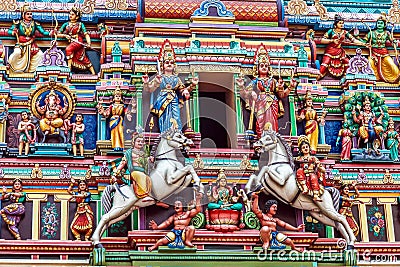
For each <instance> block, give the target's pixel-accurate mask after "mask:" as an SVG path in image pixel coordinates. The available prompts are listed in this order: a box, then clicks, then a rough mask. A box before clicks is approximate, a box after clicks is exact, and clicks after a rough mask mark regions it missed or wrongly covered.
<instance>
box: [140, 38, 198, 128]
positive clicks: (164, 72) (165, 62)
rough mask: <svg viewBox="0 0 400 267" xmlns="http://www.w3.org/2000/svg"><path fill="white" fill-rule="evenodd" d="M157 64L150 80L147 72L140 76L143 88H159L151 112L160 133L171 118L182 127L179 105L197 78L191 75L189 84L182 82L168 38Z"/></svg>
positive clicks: (153, 89) (186, 96)
mask: <svg viewBox="0 0 400 267" xmlns="http://www.w3.org/2000/svg"><path fill="white" fill-rule="evenodd" d="M158 64H159V65H158V67H159V69H158V70H157V71H158V73H157V75H156V76H155V77H154V78H153V79H152V80H151V81H150V79H149V76H148V75H147V74H145V75H143V76H142V80H143V89H144V90H146V91H149V92H154V91H155V90H157V89H158V90H159V92H158V95H157V97H156V99H155V101H154V102H153V103H152V106H151V112H152V113H153V114H154V115H156V116H157V117H158V126H159V129H160V132H161V133H163V132H165V131H166V130H168V129H169V128H170V127H171V125H172V124H171V118H173V119H175V120H176V122H177V123H178V127H179V129H182V120H181V114H180V105H182V104H183V102H184V101H185V100H188V99H189V98H190V92H191V91H192V90H193V89H194V88H196V86H197V84H198V82H199V80H198V78H197V77H193V78H192V80H191V84H190V85H189V86H185V85H184V84H183V83H182V81H181V79H180V78H179V77H178V75H177V74H176V56H175V52H174V49H173V48H172V44H171V42H170V41H169V40H168V39H167V40H165V41H164V43H163V45H162V47H161V49H160V53H159V56H158ZM187 119H189V118H187Z"/></svg>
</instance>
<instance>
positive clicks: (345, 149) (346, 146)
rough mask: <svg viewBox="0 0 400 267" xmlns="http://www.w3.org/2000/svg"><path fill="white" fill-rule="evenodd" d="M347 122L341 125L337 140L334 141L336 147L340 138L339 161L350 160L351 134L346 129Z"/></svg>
mask: <svg viewBox="0 0 400 267" xmlns="http://www.w3.org/2000/svg"><path fill="white" fill-rule="evenodd" d="M348 127H349V126H348V124H347V122H345V123H343V127H342V129H340V131H339V134H338V138H337V140H336V146H338V145H339V141H340V138H342V152H341V153H340V159H341V160H350V158H351V153H350V152H351V149H352V148H353V142H352V137H353V133H352V132H351V131H350V129H349V128H348Z"/></svg>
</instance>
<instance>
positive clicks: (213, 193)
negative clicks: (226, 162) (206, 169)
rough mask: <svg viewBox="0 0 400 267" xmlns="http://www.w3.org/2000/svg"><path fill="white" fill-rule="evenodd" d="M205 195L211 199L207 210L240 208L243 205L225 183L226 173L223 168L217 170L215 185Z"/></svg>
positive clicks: (239, 209)
mask: <svg viewBox="0 0 400 267" xmlns="http://www.w3.org/2000/svg"><path fill="white" fill-rule="evenodd" d="M210 189H211V188H210ZM207 196H208V199H209V200H210V201H211V202H210V203H208V206H207V208H208V209H209V210H213V209H224V210H238V211H241V210H242V207H243V205H242V204H241V203H237V202H238V199H239V197H238V196H234V194H233V189H232V188H231V187H230V186H228V185H227V182H226V175H225V173H224V170H223V169H221V170H220V171H219V174H218V178H217V185H216V186H214V187H213V188H212V190H210V191H209V192H207Z"/></svg>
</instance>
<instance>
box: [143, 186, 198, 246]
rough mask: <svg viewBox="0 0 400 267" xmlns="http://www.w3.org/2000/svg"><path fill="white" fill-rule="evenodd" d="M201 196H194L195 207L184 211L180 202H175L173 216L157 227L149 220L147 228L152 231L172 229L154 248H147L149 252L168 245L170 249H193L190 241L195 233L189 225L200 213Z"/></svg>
mask: <svg viewBox="0 0 400 267" xmlns="http://www.w3.org/2000/svg"><path fill="white" fill-rule="evenodd" d="M202 197H203V194H201V193H197V194H196V207H195V208H193V209H191V210H188V211H185V210H184V208H183V202H182V200H176V201H175V204H174V209H175V214H174V215H172V216H171V217H169V218H168V219H167V220H166V221H164V222H163V223H161V224H160V225H157V223H156V222H155V221H154V220H151V221H150V223H149V227H150V228H151V229H153V230H160V229H165V228H167V227H168V226H170V225H174V228H173V229H172V230H171V232H169V233H168V234H167V235H166V236H165V237H163V238H162V239H160V240H158V241H157V243H156V244H155V245H154V246H151V247H150V248H149V251H153V250H155V249H157V248H158V247H159V246H162V245H166V244H168V247H170V248H184V247H185V246H188V247H191V248H192V247H194V245H193V244H192V240H193V237H194V233H195V228H194V226H192V225H190V226H189V224H190V221H191V220H192V218H193V217H194V216H196V215H197V214H198V213H199V212H201V199H202Z"/></svg>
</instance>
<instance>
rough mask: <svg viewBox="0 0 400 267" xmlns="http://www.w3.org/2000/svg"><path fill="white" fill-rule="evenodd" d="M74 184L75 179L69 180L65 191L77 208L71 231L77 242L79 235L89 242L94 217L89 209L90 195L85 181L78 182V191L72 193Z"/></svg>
mask: <svg viewBox="0 0 400 267" xmlns="http://www.w3.org/2000/svg"><path fill="white" fill-rule="evenodd" d="M74 184H75V179H74V178H71V183H70V185H69V187H68V189H67V191H68V194H70V195H72V198H71V199H75V200H76V203H77V204H78V206H77V207H76V212H75V215H74V219H73V220H72V223H71V226H70V228H71V231H72V234H73V235H74V237H75V239H76V240H77V241H80V240H81V235H83V236H84V237H85V240H86V241H89V239H90V236H91V235H92V231H93V222H94V215H93V211H92V208H91V207H90V205H89V203H90V197H91V193H90V192H89V188H88V185H87V182H86V180H84V179H81V180H79V182H78V190H77V191H75V192H74V191H73V190H72V188H73V186H74Z"/></svg>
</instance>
